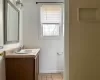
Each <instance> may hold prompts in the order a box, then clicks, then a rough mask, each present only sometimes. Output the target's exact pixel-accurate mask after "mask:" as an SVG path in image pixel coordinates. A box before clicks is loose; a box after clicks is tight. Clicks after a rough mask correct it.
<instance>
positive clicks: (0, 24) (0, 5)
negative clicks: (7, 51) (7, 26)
mask: <svg viewBox="0 0 100 80" xmlns="http://www.w3.org/2000/svg"><path fill="white" fill-rule="evenodd" d="M0 46H3V0H0Z"/></svg>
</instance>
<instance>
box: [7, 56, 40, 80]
mask: <svg viewBox="0 0 100 80" xmlns="http://www.w3.org/2000/svg"><path fill="white" fill-rule="evenodd" d="M38 74H39V55H36V56H35V57H34V58H33V57H22V58H21V57H19V58H18V57H16V58H13V57H12V58H6V80H38Z"/></svg>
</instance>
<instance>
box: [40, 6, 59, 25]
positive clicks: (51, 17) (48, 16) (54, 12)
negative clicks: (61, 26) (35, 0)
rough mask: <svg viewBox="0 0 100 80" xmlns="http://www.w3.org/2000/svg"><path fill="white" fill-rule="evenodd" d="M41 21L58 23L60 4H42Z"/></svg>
mask: <svg viewBox="0 0 100 80" xmlns="http://www.w3.org/2000/svg"><path fill="white" fill-rule="evenodd" d="M41 15H42V16H41V19H42V20H41V21H42V23H60V22H61V6H60V5H42V7H41Z"/></svg>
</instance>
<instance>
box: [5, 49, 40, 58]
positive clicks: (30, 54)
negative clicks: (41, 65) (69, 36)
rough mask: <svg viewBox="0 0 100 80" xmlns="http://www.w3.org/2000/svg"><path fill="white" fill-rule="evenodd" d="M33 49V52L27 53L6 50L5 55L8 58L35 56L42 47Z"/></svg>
mask: <svg viewBox="0 0 100 80" xmlns="http://www.w3.org/2000/svg"><path fill="white" fill-rule="evenodd" d="M31 50H33V52H32V53H25V54H18V53H11V52H6V54H5V56H6V58H30V57H33V58H35V57H36V56H37V55H38V54H39V51H40V49H31Z"/></svg>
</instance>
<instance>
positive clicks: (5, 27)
mask: <svg viewBox="0 0 100 80" xmlns="http://www.w3.org/2000/svg"><path fill="white" fill-rule="evenodd" d="M8 4H9V5H10V6H11V7H13V8H14V9H15V10H16V11H17V12H18V40H15V41H7V9H8ZM19 34H20V11H19V10H18V9H17V7H16V6H15V5H14V4H13V3H12V2H11V1H9V0H4V44H13V43H18V42H19Z"/></svg>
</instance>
